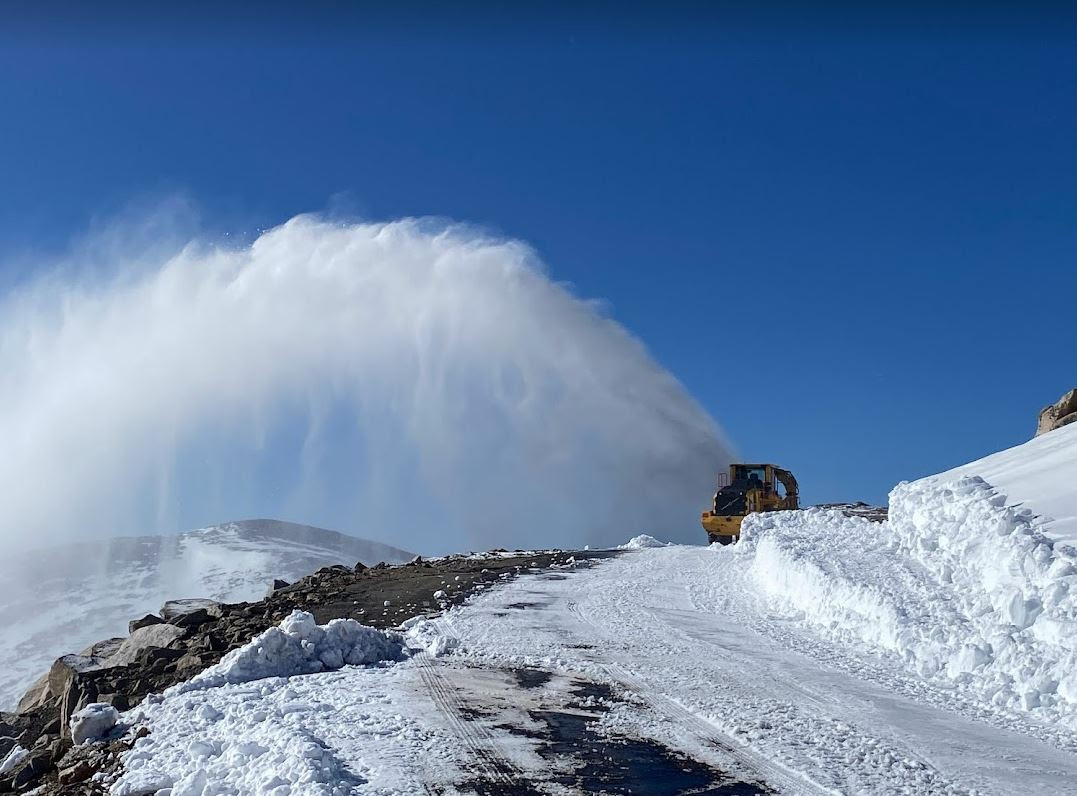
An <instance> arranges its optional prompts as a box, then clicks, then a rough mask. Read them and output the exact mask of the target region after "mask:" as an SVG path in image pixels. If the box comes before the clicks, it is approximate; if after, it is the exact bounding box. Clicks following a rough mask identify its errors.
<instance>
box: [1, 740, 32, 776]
mask: <svg viewBox="0 0 1077 796" xmlns="http://www.w3.org/2000/svg"><path fill="white" fill-rule="evenodd" d="M29 754H30V750H29V749H23V748H22V747H21V746H19V745H18V744H15V745H14V746H13V747H12V748H11V751H10V752H8V753H7V757H5V758H4V759H3V760H0V774H6V773H7V772H9V771H11V770H13V769H14V768H15V766H17V765H18V764H19V763H21V762H22V761H23V760H25V759H26V758H27V756H28V755H29Z"/></svg>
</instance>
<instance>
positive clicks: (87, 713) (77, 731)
mask: <svg viewBox="0 0 1077 796" xmlns="http://www.w3.org/2000/svg"><path fill="white" fill-rule="evenodd" d="M119 719H120V713H119V711H118V710H116V708H114V707H112V705H108V704H106V703H104V702H94V703H93V704H92V705H87V706H86V707H84V708H83V709H82V710H79V711H77V712H75V713H74V714H73V715H72V716H71V719H70V721H69V722H68V726H69V727H70V728H71V740H72V741H73V742H74V743H75V745H76V746H77V745H79V744H83V743H86V742H88V741H97V740H100V739H102V738H104V737H105V736H107V735H108V734H109V733H110V732H111V731H112V728H113V727H115V726H116V722H117V721H119Z"/></svg>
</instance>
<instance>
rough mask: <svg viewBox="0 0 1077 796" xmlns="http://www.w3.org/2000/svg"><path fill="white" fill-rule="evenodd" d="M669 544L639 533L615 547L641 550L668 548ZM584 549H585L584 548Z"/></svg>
mask: <svg viewBox="0 0 1077 796" xmlns="http://www.w3.org/2000/svg"><path fill="white" fill-rule="evenodd" d="M669 544H670V543H669V542H661V541H659V540H658V539H655V538H654V537H653V536H648V535H647V534H645V533H641V534H640V535H639V536H633V537H632V538H631V539H629V540H628V541H627V542H625V543H624V544H619V545H617V549H618V550H643V549H646V548H648V547H669ZM585 549H586V548H585Z"/></svg>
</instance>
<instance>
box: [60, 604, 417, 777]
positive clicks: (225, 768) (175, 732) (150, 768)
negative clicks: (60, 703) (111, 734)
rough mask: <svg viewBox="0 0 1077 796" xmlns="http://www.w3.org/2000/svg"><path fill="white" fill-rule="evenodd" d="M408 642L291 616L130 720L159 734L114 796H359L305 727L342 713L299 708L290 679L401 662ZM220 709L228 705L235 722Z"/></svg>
mask: <svg viewBox="0 0 1077 796" xmlns="http://www.w3.org/2000/svg"><path fill="white" fill-rule="evenodd" d="M418 624H421V623H418ZM404 642H405V637H404V636H403V635H401V634H400V633H393V632H383V631H381V630H377V629H376V628H372V627H367V626H366V625H361V624H359V623H358V622H356V621H355V620H354V619H334V620H332V621H331V622H329V623H328V624H325V625H319V624H318V623H317V622H316V621H315V620H314V616H313V615H311V614H309V613H307V612H305V611H293V612H292V613H291V615H290V616H288V617H286V618H285V619H284V621H282V622H281V623H280V625H279V626H278V627H273V628H270V629H269V630H267V631H265V632H264V633H262V634H261V635H260V636H257V637H256V638H254V639H253V640H252V641H250V642H248V643H247V644H246V645H244V646H242V647H240V648H239V649H236V650H233V651H232V652H230V653H228V654H227V655H226V656H225V657H224V658H222V659H221V661H220V663H218V664H217V665H215V666H211V667H210V668H208V669H206V670H205V671H203V672H201V673H200V674H198V675H196V676H195V677H193V678H192V679H191V680H189V681H187V682H186V683H180V684H178V685H174V686H172V687H171V688H169V689H167V690H165V692H164V693H163V694H160V695H151V696H149V697H147V698H146V700H145V701H144V702H143V703H142V705H141V706H140V707H139V708H137V709H136V710H134V711H131V712H130V713H128V714H126V715H125V716H124V718H125V722H126V723H127V724H130V725H136V724H143V723H148V724H150V725H151V726H152V727H153V729H154V733H151V734H150V735H149V736H147V737H145V738H140V739H138V740H137V741H136V742H135V745H134V747H133V748H132V749H131V751H130V752H128V753H127V754H125V755H124V761H123V762H124V773H123V774H122V775H121V777H120V778H119V779H118V780H117V781H116V782H115V783H114V784H113V786H112V788H111V791H110V793H111V794H112V796H136V794H148V793H156V792H158V791H160V790H165V791H166V792H170V793H171V794H172V796H202V794H204V793H225V792H227V793H237V794H252V795H253V794H286V793H292V794H296V793H302V794H311V796H314V795H315V794H317V795H318V796H344V794H346V793H352V792H353V790H354V788H353V786H354V784H355V782H354V781H353V780H354V778H353V777H352V775H351V774H350V773H349V772H348V770H347V768H346V767H345V766H343V765H342V764H341V763H340V762H339V760H337V758H336V756H335V755H334V754H333V752H332V750H331V749H329V748H327V747H326V746H325V744H324V743H322V742H321V741H320V740H319V739H318V738H317V737H316V736H314V735H312V734H311V733H310V732H309V731H307V730H306V729H305V728H304V727H303V726H302V721H299V720H298V719H299V718H302V717H303V716H306V715H309V714H311V713H320V712H331V711H333V710H334V708H333V707H332V706H331V705H329V704H326V703H324V702H321V701H309V700H304V699H302V698H299V696H298V695H297V692H296V691H295V690H293V689H292V687H291V686H290V685H289V682H290V681H289V680H288V679H287V678H290V677H292V676H294V675H315V674H320V673H324V674H328V673H330V672H333V671H334V670H337V669H341V668H343V667H344V666H346V665H349V666H360V665H368V664H375V663H380V662H383V661H396V660H400V659H402V658H403V657H404V656H405V654H406V653H405V646H404ZM428 643H434V641H433V639H430V640H428ZM360 671H361V670H360ZM342 674H343V673H342ZM291 682H295V681H291ZM245 684H246V685H245ZM218 705H221V706H224V705H228V706H229V707H228V708H227V712H226V711H223V710H221V709H218ZM90 707H95V706H90ZM109 709H110V710H111V708H109ZM87 710H89V708H87ZM113 713H115V711H113ZM353 718H354V717H353ZM113 724H115V718H113ZM74 726H75V723H74V720H73V721H72V728H73V729H74ZM177 738H182V739H183V741H182V743H177V742H176V739H177ZM169 739H171V740H169ZM168 789H171V791H168Z"/></svg>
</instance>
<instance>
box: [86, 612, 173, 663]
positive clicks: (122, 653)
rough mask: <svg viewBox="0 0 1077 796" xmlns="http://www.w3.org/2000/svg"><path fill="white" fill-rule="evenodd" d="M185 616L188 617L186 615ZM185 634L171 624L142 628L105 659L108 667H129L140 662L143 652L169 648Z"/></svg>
mask: <svg viewBox="0 0 1077 796" xmlns="http://www.w3.org/2000/svg"><path fill="white" fill-rule="evenodd" d="M184 616H188V615H187V614H185V615H184ZM183 633H184V630H183V628H182V627H178V626H177V625H169V624H157V625H147V626H146V627H140V628H138V629H137V630H135V632H133V633H132V634H131V635H130V636H128V637H127V638H126V639H124V641H123V643H122V644H120V646H119V647H118V648H117V649H116V651H115V652H114V653H113V654H112V655H110V656H109V657H108V658H106V659H105V661H104V664H105V665H106V666H127V665H128V664H131V663H134V662H135V661H136V660H138V656H139V654H140V653H141V652H142V650H145V649H150V648H151V647H167V646H168V645H170V644H171V643H172V642H173V641H175V640H176V639H178V638H180V637H181V636H182V635H183Z"/></svg>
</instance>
